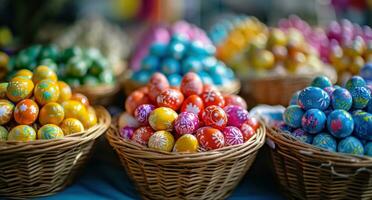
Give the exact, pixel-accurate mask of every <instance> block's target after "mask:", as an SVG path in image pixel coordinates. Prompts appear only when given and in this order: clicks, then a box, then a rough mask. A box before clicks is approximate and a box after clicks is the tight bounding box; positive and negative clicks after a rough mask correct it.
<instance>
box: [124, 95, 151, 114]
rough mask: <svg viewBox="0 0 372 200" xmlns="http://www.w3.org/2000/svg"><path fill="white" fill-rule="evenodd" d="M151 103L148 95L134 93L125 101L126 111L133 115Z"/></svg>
mask: <svg viewBox="0 0 372 200" xmlns="http://www.w3.org/2000/svg"><path fill="white" fill-rule="evenodd" d="M148 103H150V99H149V98H148V97H147V95H146V94H144V93H143V92H139V91H134V92H132V93H131V94H130V95H129V97H128V98H127V99H126V100H125V110H126V111H127V112H128V113H129V114H131V115H133V113H134V110H135V109H136V108H137V107H138V106H139V105H142V104H148Z"/></svg>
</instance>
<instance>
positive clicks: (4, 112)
mask: <svg viewBox="0 0 372 200" xmlns="http://www.w3.org/2000/svg"><path fill="white" fill-rule="evenodd" d="M13 110H14V105H13V103H12V102H10V101H8V100H5V99H0V125H4V124H6V123H8V122H9V121H10V120H11V119H12V116H13Z"/></svg>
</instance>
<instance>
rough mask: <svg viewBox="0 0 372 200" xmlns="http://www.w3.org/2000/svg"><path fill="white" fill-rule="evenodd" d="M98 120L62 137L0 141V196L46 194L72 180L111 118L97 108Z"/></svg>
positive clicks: (24, 196) (61, 187) (104, 111)
mask: <svg viewBox="0 0 372 200" xmlns="http://www.w3.org/2000/svg"><path fill="white" fill-rule="evenodd" d="M96 113H97V118H98V123H97V125H95V126H93V127H92V128H90V129H88V130H86V131H83V132H80V133H75V134H71V135H68V136H65V137H64V138H62V139H53V140H36V141H32V142H0V196H1V197H6V198H30V197H37V196H47V195H50V194H54V193H56V192H58V191H60V190H62V189H63V188H64V187H65V186H67V185H68V184H70V183H71V182H72V181H73V178H74V177H75V175H76V172H78V170H79V169H80V168H81V167H82V166H83V165H84V164H85V162H86V161H87V159H88V158H89V155H90V153H91V150H92V147H93V145H94V143H95V141H96V139H97V138H98V137H99V136H101V135H102V134H103V133H104V132H105V131H106V130H107V129H108V127H109V126H110V123H111V117H110V115H109V113H108V112H107V111H106V110H105V109H104V108H102V107H97V108H96Z"/></svg>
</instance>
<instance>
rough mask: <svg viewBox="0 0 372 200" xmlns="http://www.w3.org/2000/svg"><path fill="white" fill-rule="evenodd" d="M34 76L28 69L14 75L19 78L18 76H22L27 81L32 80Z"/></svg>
mask: <svg viewBox="0 0 372 200" xmlns="http://www.w3.org/2000/svg"><path fill="white" fill-rule="evenodd" d="M32 75H33V73H32V72H31V71H30V70H28V69H21V70H18V71H17V72H16V73H15V74H14V75H13V77H17V76H21V77H23V78H27V79H30V80H31V79H32Z"/></svg>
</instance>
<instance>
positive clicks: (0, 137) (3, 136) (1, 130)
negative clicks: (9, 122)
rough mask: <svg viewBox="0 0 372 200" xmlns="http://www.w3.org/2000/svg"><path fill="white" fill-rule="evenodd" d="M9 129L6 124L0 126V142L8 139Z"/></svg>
mask: <svg viewBox="0 0 372 200" xmlns="http://www.w3.org/2000/svg"><path fill="white" fill-rule="evenodd" d="M8 134H9V133H8V130H7V129H6V128H5V127H4V126H0V142H5V141H6V140H7V139H8Z"/></svg>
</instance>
